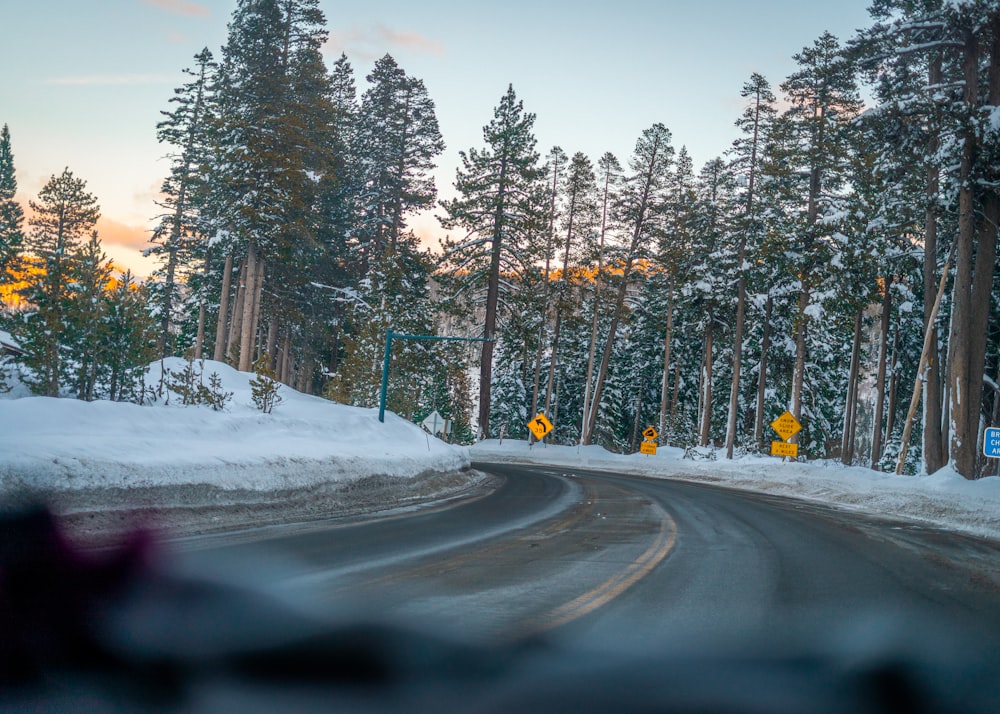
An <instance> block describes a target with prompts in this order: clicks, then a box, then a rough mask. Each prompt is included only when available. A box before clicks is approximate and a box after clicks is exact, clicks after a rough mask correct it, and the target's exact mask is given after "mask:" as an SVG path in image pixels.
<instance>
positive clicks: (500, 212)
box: [479, 163, 534, 439]
mask: <svg viewBox="0 0 1000 714" xmlns="http://www.w3.org/2000/svg"><path fill="white" fill-rule="evenodd" d="M505 167H506V163H502V164H501V169H500V177H499V183H500V187H501V193H500V196H499V198H498V200H497V209H496V213H495V215H494V218H493V245H492V251H491V253H490V278H489V284H488V286H487V289H486V319H485V323H484V325H483V337H485V338H486V341H485V342H483V350H482V356H481V358H480V361H479V438H480V439H488V438H489V436H490V389H491V387H492V384H491V381H492V379H493V348H494V346H495V344H496V343H495V342H494V340H495V339H496V328H497V302H498V300H499V295H500V255H501V249H502V246H501V244H500V241H501V238H502V237H503V225H504V195H503V189H504V187H505V185H506V175H505V174H506V171H505ZM532 416H534V415H532Z"/></svg>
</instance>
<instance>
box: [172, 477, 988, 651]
mask: <svg viewBox="0 0 1000 714" xmlns="http://www.w3.org/2000/svg"><path fill="white" fill-rule="evenodd" d="M476 468H478V469H480V470H482V471H485V472H487V473H489V474H491V475H493V476H494V477H495V479H496V483H497V487H496V489H495V490H493V491H491V492H489V493H487V494H486V495H481V496H479V497H477V498H474V499H469V500H466V501H463V502H460V503H457V504H450V505H447V506H442V507H439V508H434V509H430V510H425V511H417V512H414V513H404V514H400V515H396V516H393V517H389V518H381V519H377V520H374V521H369V522H362V523H342V522H336V521H331V522H329V523H325V524H311V525H310V526H309V527H308V528H303V529H294V528H292V529H289V528H266V529H260V530H256V531H250V532H244V533H242V534H238V535H235V536H234V535H228V536H222V537H200V538H195V539H187V540H185V541H183V542H181V543H180V544H179V546H180V548H181V549H182V550H184V551H185V552H186V555H185V556H184V557H185V558H186V559H188V560H190V561H194V562H201V563H213V562H214V563H220V562H226V563H234V562H242V563H249V564H250V567H251V568H252V569H255V570H256V569H257V568H260V567H263V566H262V565H260V564H261V563H265V562H268V563H270V562H280V563H282V564H283V565H282V569H281V570H280V572H279V571H273V572H271V573H270V574H269V575H267V576H266V577H268V578H270V579H271V580H272V581H274V582H273V584H274V585H275V586H276V587H278V588H280V589H281V590H283V591H284V592H286V593H288V594H291V595H294V596H295V597H308V598H309V599H310V600H311V601H312V602H313V603H314V604H318V605H320V606H321V607H323V608H325V609H327V610H328V611H332V612H335V613H341V614H344V613H347V614H348V615H350V616H356V615H357V614H358V613H359V612H361V613H364V614H365V615H367V616H369V617H371V616H374V617H377V618H380V619H388V620H390V621H392V620H397V621H402V622H407V623H415V624H418V625H421V626H427V627H433V628H438V627H445V628H450V629H451V630H453V631H455V632H456V633H458V634H460V635H462V636H463V637H467V636H472V637H483V638H486V639H488V640H497V639H510V638H519V637H522V636H525V635H531V634H536V633H541V632H547V631H551V632H558V633H559V634H560V635H561V636H564V637H567V638H570V639H577V640H578V641H580V642H591V643H599V644H600V646H609V645H611V644H621V645H622V646H623V647H624V648H633V647H635V645H636V644H649V645H651V646H660V645H663V644H664V643H669V642H673V641H677V639H678V638H679V637H680V636H682V635H683V636H685V637H692V636H693V637H698V638H702V639H703V640H704V639H708V640H710V639H711V638H713V637H716V636H718V637H730V638H731V637H732V636H733V634H734V633H760V632H764V633H767V632H769V631H773V630H774V629H775V628H778V627H780V628H782V629H783V630H788V629H789V628H793V626H794V625H796V624H803V625H804V626H805V627H806V628H807V629H808V630H809V631H810V632H815V631H817V630H820V631H823V632H824V633H830V632H832V633H838V632H839V633H844V632H850V631H851V628H852V627H856V626H857V623H859V622H864V623H866V625H865V626H866V627H867V626H868V624H869V623H870V619H865V618H872V617H883V618H896V619H900V618H903V620H904V622H905V623H908V624H907V625H906V626H907V627H910V626H912V627H915V628H916V627H924V626H926V628H928V630H930V629H937V628H939V627H940V626H941V625H942V623H963V624H964V623H966V622H971V623H973V624H974V626H975V627H977V628H980V629H982V628H989V629H990V630H992V629H993V628H997V627H998V625H1000V545H998V544H997V543H994V542H990V541H985V540H980V539H975V538H970V537H966V536H961V535H957V534H953V533H948V532H945V531H940V530H937V529H933V528H925V527H920V526H915V525H913V524H910V523H903V522H894V521H890V520H885V519H879V518H874V517H870V516H864V515H858V514H854V513H850V512H846V511H841V510H835V509H832V508H827V507H824V506H821V505H814V504H808V503H805V502H799V501H792V500H787V499H779V498H774V497H769V496H764V495H756V494H750V493H745V492H735V491H728V490H725V489H720V488H716V487H710V486H704V485H698V484H693V483H686V482H681V481H668V480H656V479H644V478H639V477H634V476H623V475H616V474H611V473H602V472H594V471H574V470H572V469H563V468H554V467H527V466H510V465H498V464H476ZM264 553H266V554H267V556H266V557H265V556H264V555H262V554H264ZM258 572H263V571H258ZM998 631H1000V630H998Z"/></svg>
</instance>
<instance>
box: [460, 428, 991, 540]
mask: <svg viewBox="0 0 1000 714" xmlns="http://www.w3.org/2000/svg"><path fill="white" fill-rule="evenodd" d="M471 451H472V458H473V461H501V460H502V461H508V462H518V463H532V464H552V465H558V466H570V467H577V468H581V469H587V468H592V469H614V470H616V471H621V472H625V473H634V474H641V475H645V476H652V477H661V478H676V479H683V480H686V481H700V482H705V483H714V484H718V485H720V486H726V487H730V488H740V489H747V490H752V491H760V492H764V493H773V494H778V495H783V496H793V497H796V498H805V499H809V500H813V501H820V502H825V503H830V504H835V505H838V506H842V507H845V508H851V509H856V510H860V511H865V512H868V513H874V514H880V515H884V516H888V517H893V518H901V519H905V520H914V521H918V522H922V523H925V524H927V525H931V526H938V527H942V528H947V529H950V530H958V531H964V532H966V533H971V534H974V535H980V536H986V537H990V538H1000V478H998V477H990V478H984V479H980V480H978V481H967V480H966V479H964V478H962V477H961V476H960V475H958V474H957V473H955V472H954V471H952V470H950V469H943V470H941V471H938V472H937V473H935V474H933V475H931V476H927V475H923V476H896V475H894V474H885V473H879V472H876V471H872V470H870V469H866V468H859V467H845V466H843V465H841V464H840V463H839V462H835V463H831V462H811V463H792V462H782V460H781V459H778V458H774V457H770V456H746V457H743V458H739V459H734V460H733V461H727V460H725V459H723V458H719V459H718V460H715V461H709V460H701V461H699V460H691V459H685V458H683V456H684V452H683V451H682V450H681V449H674V448H662V447H661V448H660V449H658V450H657V454H656V455H655V456H645V455H642V454H634V455H631V456H619V455H616V454H611V453H609V452H607V451H605V450H604V449H602V448H601V447H597V446H586V447H571V446H544V445H540V444H534V445H533V446H529V445H528V444H527V442H524V441H513V440H510V439H505V440H504V441H503V442H499V441H496V440H489V441H483V442H480V443H479V444H476V445H475V446H474V447H473V448H472V450H471Z"/></svg>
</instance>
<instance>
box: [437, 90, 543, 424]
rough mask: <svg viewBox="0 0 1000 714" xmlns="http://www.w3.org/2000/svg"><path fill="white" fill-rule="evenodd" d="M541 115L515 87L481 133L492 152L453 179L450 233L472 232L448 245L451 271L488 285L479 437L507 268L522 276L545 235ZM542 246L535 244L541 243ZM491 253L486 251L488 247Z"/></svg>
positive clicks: (475, 156)
mask: <svg viewBox="0 0 1000 714" xmlns="http://www.w3.org/2000/svg"><path fill="white" fill-rule="evenodd" d="M534 123H535V115H534V114H530V113H525V111H524V106H523V103H522V102H521V101H519V100H518V99H517V96H516V95H515V93H514V88H513V87H508V89H507V93H506V94H505V95H504V96H503V98H502V99H501V100H500V104H499V105H498V106H497V108H496V110H495V111H494V118H493V120H492V121H491V122H490V123H489V124H487V125H486V126H485V127H484V128H483V138H484V140H485V142H486V147H485V148H484V149H482V150H477V149H470V150H469V151H468V152H467V153H466V152H460V154H459V156H460V157H461V161H462V166H461V167H460V168H459V169H458V171H457V173H456V178H455V190H456V191H457V193H458V197H457V198H455V199H453V200H451V201H445V202H443V206H444V208H445V210H447V212H448V216H447V218H446V220H445V221H444V224H445V227H446V228H461V229H463V230H465V231H466V234H465V237H464V238H463V240H462V242H460V243H457V244H456V243H450V244H446V251H447V252H446V257H447V259H448V260H449V261H450V263H451V264H452V266H453V269H460V270H462V271H468V273H467V275H468V279H467V280H466V281H465V282H466V283H468V284H469V285H473V284H475V285H477V286H478V287H480V288H482V287H483V284H484V283H485V288H486V301H485V320H484V325H483V336H484V337H485V338H486V339H487V340H488V341H487V342H484V343H483V348H482V358H481V362H480V373H479V420H478V428H479V432H480V436H481V437H482V438H486V437H488V436H489V435H490V390H491V386H492V383H493V377H492V373H493V351H494V347H495V343H494V340H495V339H496V337H497V316H498V311H499V306H500V293H501V271H502V270H503V271H505V272H507V271H510V272H513V273H523V272H525V271H526V269H527V268H528V266H530V264H531V254H530V244H531V243H532V239H533V238H534V237H536V236H537V235H539V234H541V233H542V232H543V231H544V224H543V219H544V208H543V207H544V206H545V205H546V202H545V194H544V188H543V187H542V186H540V185H539V179H540V171H539V169H538V153H537V152H536V151H535V136H534V133H533V127H534ZM536 246H537V242H536ZM484 248H485V250H484Z"/></svg>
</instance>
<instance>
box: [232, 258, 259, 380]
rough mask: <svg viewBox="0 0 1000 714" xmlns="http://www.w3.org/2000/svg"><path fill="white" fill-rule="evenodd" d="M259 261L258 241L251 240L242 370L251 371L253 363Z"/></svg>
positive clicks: (245, 299)
mask: <svg viewBox="0 0 1000 714" xmlns="http://www.w3.org/2000/svg"><path fill="white" fill-rule="evenodd" d="M259 262H260V261H259V260H258V259H257V243H256V242H255V241H253V240H250V241H249V242H248V243H247V280H246V289H245V290H244V291H243V324H242V325H241V328H242V329H241V330H240V354H239V361H238V362H237V367H236V368H237V369H238V370H239V371H241V372H249V371H250V365H251V364H253V347H254V344H253V343H254V338H255V337H256V335H257V321H256V320H255V319H254V318H255V315H254V304H255V303H256V301H257V285H258V283H259V273H258V269H259V266H258V264H259Z"/></svg>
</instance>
